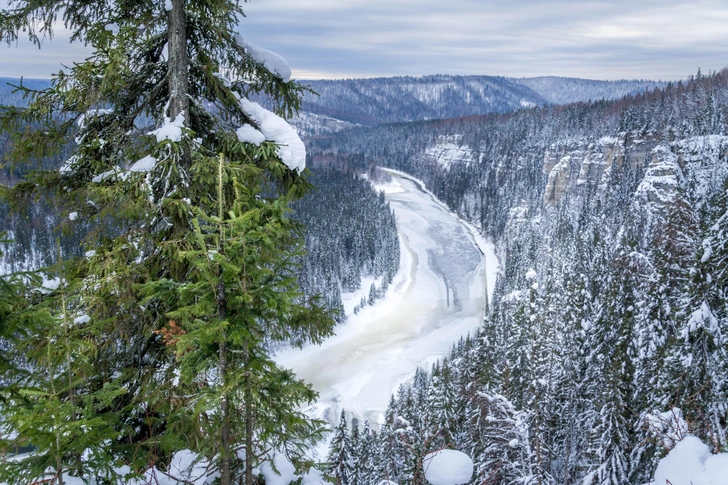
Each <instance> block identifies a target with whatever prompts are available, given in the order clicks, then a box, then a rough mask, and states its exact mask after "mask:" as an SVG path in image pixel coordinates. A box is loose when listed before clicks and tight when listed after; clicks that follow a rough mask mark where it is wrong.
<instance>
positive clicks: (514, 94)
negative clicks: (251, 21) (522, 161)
mask: <svg viewBox="0 0 728 485" xmlns="http://www.w3.org/2000/svg"><path fill="white" fill-rule="evenodd" d="M18 82H19V79H10V78H0V104H20V103H22V96H21V95H20V93H15V94H12V91H13V89H14V88H12V87H11V86H9V85H8V84H7V83H12V84H16V85H17V83H18ZM49 82H50V81H48V80H41V79H25V80H23V83H24V84H25V85H27V86H28V87H31V88H43V87H45V86H48V84H49ZM301 82H302V83H303V84H304V85H307V86H309V87H310V88H312V89H313V90H314V91H315V92H316V93H318V94H310V93H309V94H306V95H305V97H304V99H303V103H302V112H301V115H300V116H299V117H296V118H294V119H293V120H292V124H293V125H295V126H296V128H298V130H299V132H300V133H301V134H302V135H303V136H312V135H320V134H326V133H331V132H335V131H340V130H343V129H347V128H352V127H355V126H356V125H363V126H376V125H381V124H385V123H396V122H408V121H423V120H431V119H450V118H460V117H464V116H473V115H483V114H488V113H508V112H512V111H516V110H518V109H521V108H524V107H531V106H543V105H546V104H567V103H573V102H578V101H590V100H592V101H596V100H600V99H607V100H610V99H619V98H622V97H624V96H628V95H636V94H639V93H642V92H645V91H651V90H653V89H655V88H662V87H664V86H666V83H664V82H660V81H647V80H632V81H627V80H622V81H598V80H590V79H577V78H562V77H533V78H521V79H517V78H506V77H501V76H451V75H443V74H438V75H432V76H421V77H413V76H400V77H383V78H372V79H341V80H310V81H306V80H304V81H301Z"/></svg>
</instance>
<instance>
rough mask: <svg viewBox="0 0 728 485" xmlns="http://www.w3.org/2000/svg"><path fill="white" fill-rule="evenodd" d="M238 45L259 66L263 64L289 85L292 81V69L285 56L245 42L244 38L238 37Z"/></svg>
mask: <svg viewBox="0 0 728 485" xmlns="http://www.w3.org/2000/svg"><path fill="white" fill-rule="evenodd" d="M237 40H238V43H239V44H240V45H241V46H243V47H244V48H245V52H246V53H247V54H248V55H249V56H250V57H252V58H253V60H254V61H255V62H257V63H258V64H262V65H263V66H264V67H265V68H266V69H268V70H269V71H270V72H272V73H273V74H275V75H276V76H278V77H279V78H281V79H282V80H283V82H284V83H287V82H288V81H290V80H291V67H290V66H289V65H288V61H286V60H285V59H284V58H283V56H281V55H280V54H276V53H275V52H273V51H269V50H268V49H263V48H262V47H258V46H255V45H253V44H250V43H248V42H245V41H244V40H243V37H242V36H238V39H237Z"/></svg>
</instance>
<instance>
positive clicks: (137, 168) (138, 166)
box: [129, 155, 157, 172]
mask: <svg viewBox="0 0 728 485" xmlns="http://www.w3.org/2000/svg"><path fill="white" fill-rule="evenodd" d="M156 165H157V159H156V158H154V157H153V156H151V155H147V156H146V157H144V158H142V159H140V160H137V161H136V163H134V165H132V166H131V167H129V171H130V172H149V171H150V170H152V169H153V168H154V167H155V166H156Z"/></svg>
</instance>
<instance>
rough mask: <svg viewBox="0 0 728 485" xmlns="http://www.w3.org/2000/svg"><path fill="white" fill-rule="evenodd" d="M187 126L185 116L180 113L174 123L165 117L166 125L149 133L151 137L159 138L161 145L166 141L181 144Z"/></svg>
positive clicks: (158, 141)
mask: <svg viewBox="0 0 728 485" xmlns="http://www.w3.org/2000/svg"><path fill="white" fill-rule="evenodd" d="M184 126H185V114H184V113H180V114H178V115H177V117H176V118H175V119H174V121H172V120H171V119H170V118H168V117H166V116H165V117H164V124H163V125H162V126H161V127H159V128H157V129H156V130H154V131H151V132H149V134H150V135H155V136H156V137H157V143H161V142H163V141H164V140H169V141H172V142H175V143H179V141H180V140H181V139H182V128H184Z"/></svg>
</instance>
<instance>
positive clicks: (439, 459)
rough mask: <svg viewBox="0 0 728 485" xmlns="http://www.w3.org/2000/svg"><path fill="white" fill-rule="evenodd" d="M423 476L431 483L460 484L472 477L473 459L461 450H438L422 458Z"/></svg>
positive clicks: (443, 484)
mask: <svg viewBox="0 0 728 485" xmlns="http://www.w3.org/2000/svg"><path fill="white" fill-rule="evenodd" d="M422 466H423V468H424V469H425V478H427V481H428V482H430V483H431V484H432V485H460V484H463V483H467V482H469V481H470V479H471V478H472V477H473V468H474V467H473V460H471V459H470V457H469V456H468V455H466V454H465V453H463V452H461V451H455V450H440V451H436V452H434V453H430V454H429V455H426V456H425V457H424V458H423V459H422Z"/></svg>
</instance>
